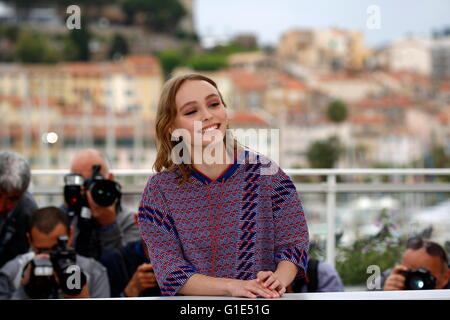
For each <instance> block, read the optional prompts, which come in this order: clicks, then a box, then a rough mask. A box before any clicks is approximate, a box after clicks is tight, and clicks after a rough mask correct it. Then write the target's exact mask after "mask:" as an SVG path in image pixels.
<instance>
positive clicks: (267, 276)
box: [256, 271, 286, 297]
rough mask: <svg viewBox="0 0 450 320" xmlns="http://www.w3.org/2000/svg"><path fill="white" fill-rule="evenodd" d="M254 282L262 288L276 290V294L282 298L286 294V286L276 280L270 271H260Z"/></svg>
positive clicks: (275, 276)
mask: <svg viewBox="0 0 450 320" xmlns="http://www.w3.org/2000/svg"><path fill="white" fill-rule="evenodd" d="M256 281H257V282H258V283H260V284H261V285H262V286H263V287H265V288H268V289H270V290H276V291H277V292H278V294H279V295H280V297H281V296H283V294H284V293H285V292H286V286H285V285H284V284H283V283H282V282H281V281H280V280H279V279H278V277H277V275H276V274H275V273H274V272H272V271H260V272H258V274H257V275H256Z"/></svg>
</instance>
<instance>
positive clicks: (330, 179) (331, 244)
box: [326, 174, 336, 267]
mask: <svg viewBox="0 0 450 320" xmlns="http://www.w3.org/2000/svg"><path fill="white" fill-rule="evenodd" d="M335 229H336V175H334V174H328V175H327V245H326V260H327V262H328V263H329V264H331V265H332V266H333V267H334V266H335V256H336V237H335V234H336V230H335Z"/></svg>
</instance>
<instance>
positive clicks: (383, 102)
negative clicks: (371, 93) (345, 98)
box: [354, 95, 413, 109]
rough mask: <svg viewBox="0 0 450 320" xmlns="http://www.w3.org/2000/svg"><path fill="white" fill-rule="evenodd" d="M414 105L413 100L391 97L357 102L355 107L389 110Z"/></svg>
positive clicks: (396, 96)
mask: <svg viewBox="0 0 450 320" xmlns="http://www.w3.org/2000/svg"><path fill="white" fill-rule="evenodd" d="M412 105H413V102H412V100H411V99H409V98H407V97H404V96H399V95H391V96H386V97H380V98H365V99H363V100H361V101H359V102H356V103H355V104H354V106H356V107H358V108H368V109H369V108H389V107H400V108H408V107H411V106H412Z"/></svg>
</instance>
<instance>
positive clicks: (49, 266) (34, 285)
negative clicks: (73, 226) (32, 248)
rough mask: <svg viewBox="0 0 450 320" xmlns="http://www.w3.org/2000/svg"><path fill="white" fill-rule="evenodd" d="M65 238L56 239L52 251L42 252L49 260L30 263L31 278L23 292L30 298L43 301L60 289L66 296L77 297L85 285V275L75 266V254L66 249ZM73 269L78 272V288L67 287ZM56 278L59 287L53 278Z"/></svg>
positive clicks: (72, 250) (37, 259) (40, 259)
mask: <svg viewBox="0 0 450 320" xmlns="http://www.w3.org/2000/svg"><path fill="white" fill-rule="evenodd" d="M67 241H68V238H67V236H60V237H58V244H57V245H56V246H55V248H54V249H52V250H48V251H44V252H41V253H46V254H48V255H49V256H50V258H34V259H33V260H32V261H31V262H30V263H31V266H32V267H31V276H30V281H29V282H28V284H27V286H26V288H25V291H26V292H27V293H28V295H29V296H30V297H31V298H34V299H36V298H39V299H45V298H48V297H49V296H50V295H52V294H53V295H56V293H57V291H58V288H60V289H61V290H62V291H63V292H64V293H66V294H67V295H72V296H73V295H78V294H80V292H81V289H82V288H83V286H84V285H85V284H86V281H87V278H86V275H85V274H84V273H83V272H82V271H81V269H80V268H79V267H78V266H77V265H76V252H75V250H74V249H72V248H69V247H67ZM71 268H73V269H74V270H75V272H76V271H78V272H79V277H80V278H79V286H78V287H77V286H69V284H68V283H69V278H70V277H71V276H72V275H73V271H74V270H71ZM54 273H56V275H57V276H58V279H59V286H58V284H57V282H56V279H55V277H54Z"/></svg>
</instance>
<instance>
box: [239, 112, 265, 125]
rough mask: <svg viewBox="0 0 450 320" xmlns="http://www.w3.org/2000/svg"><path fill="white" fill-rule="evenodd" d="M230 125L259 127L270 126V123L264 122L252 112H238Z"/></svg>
mask: <svg viewBox="0 0 450 320" xmlns="http://www.w3.org/2000/svg"><path fill="white" fill-rule="evenodd" d="M230 123H231V124H233V125H244V126H249V125H257V126H268V125H269V124H268V122H267V121H266V120H264V119H263V118H262V117H260V116H259V115H257V114H255V113H253V112H251V111H237V112H235V113H234V114H233V115H232V116H231V118H230Z"/></svg>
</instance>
